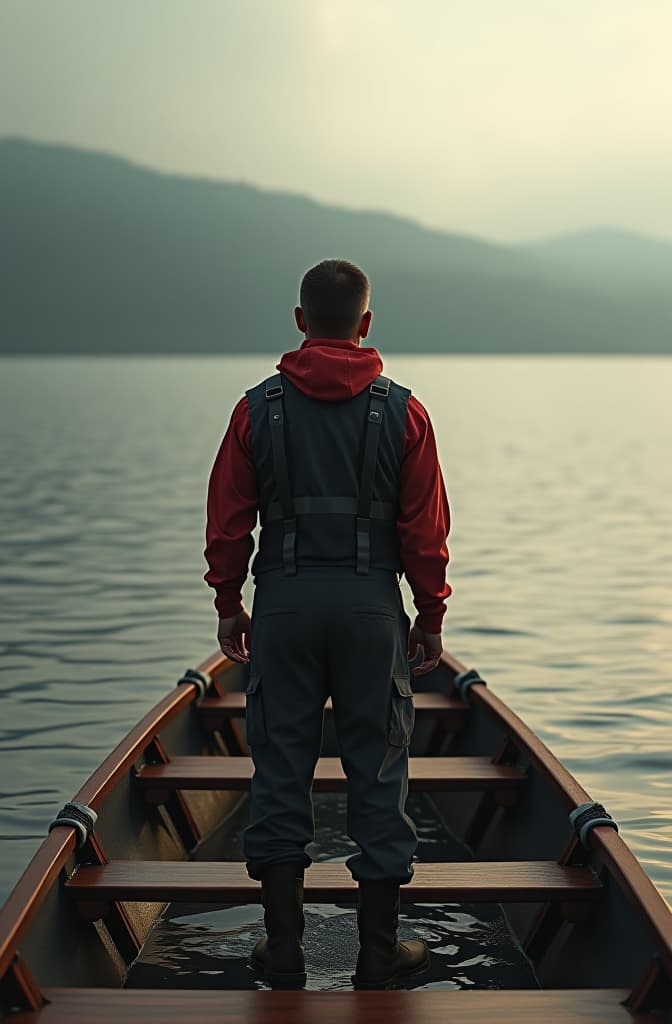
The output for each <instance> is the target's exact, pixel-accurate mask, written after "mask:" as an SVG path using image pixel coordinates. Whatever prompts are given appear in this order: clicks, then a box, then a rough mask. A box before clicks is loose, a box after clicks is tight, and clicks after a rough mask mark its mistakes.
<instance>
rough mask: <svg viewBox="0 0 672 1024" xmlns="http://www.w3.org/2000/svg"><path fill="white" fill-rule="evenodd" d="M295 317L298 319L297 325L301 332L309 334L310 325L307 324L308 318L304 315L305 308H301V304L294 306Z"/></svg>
mask: <svg viewBox="0 0 672 1024" xmlns="http://www.w3.org/2000/svg"><path fill="white" fill-rule="evenodd" d="M294 319H295V320H296V326H297V327H298V328H299V330H300V331H301V334H307V333H308V325H307V324H306V318H305V316H304V315H303V310H302V309H301V306H295V307H294Z"/></svg>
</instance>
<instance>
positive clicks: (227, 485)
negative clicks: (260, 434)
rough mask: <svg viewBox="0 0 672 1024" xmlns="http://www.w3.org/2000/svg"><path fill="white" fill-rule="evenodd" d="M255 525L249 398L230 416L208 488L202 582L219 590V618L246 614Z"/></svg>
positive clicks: (255, 497)
mask: <svg viewBox="0 0 672 1024" xmlns="http://www.w3.org/2000/svg"><path fill="white" fill-rule="evenodd" d="M256 522H257V477H256V472H255V469H254V461H253V459H252V438H251V431H250V417H249V414H248V409H247V398H246V397H243V398H241V400H240V401H239V402H238V404H237V406H236V407H235V409H234V410H233V413H232V414H231V420H230V422H229V426H228V428H227V430H226V433H225V435H224V438H223V440H222V443H221V445H220V447H219V451H218V452H217V455H216V457H215V462H214V465H213V467H212V472H211V473H210V483H209V485H208V504H207V524H206V528H205V543H206V548H205V551H204V554H205V559H206V561H207V563H208V565H209V567H210V568H209V569H208V571H207V572H206V574H205V576H204V579H205V582H206V583H208V584H209V585H210V586H211V587H214V589H215V591H216V596H215V608H216V609H217V611H218V613H219V617H220V619H224V618H228V617H229V616H231V615H237V613H238V612H239V611H241V610H242V607H243V603H242V596H241V588H242V586H243V583H244V581H245V578H246V576H247V570H248V563H249V560H250V555H251V554H252V551H253V550H254V538H253V537H252V531H253V530H254V527H255V525H256Z"/></svg>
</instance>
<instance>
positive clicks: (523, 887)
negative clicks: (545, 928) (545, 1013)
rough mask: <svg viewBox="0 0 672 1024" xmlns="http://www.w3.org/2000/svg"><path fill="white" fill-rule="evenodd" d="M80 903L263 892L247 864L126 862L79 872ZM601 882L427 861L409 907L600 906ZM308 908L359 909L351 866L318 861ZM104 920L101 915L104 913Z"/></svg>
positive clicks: (308, 884)
mask: <svg viewBox="0 0 672 1024" xmlns="http://www.w3.org/2000/svg"><path fill="white" fill-rule="evenodd" d="M66 885H67V889H68V890H69V892H70V894H71V895H72V896H73V897H74V898H75V899H76V900H79V901H88V902H90V903H92V904H96V903H99V902H100V901H103V902H106V901H111V900H121V901H123V902H134V901H149V902H159V903H164V902H165V903H170V902H173V901H176V902H180V901H182V902H190V903H191V902H200V903H258V902H259V901H260V898H261V886H260V884H259V882H255V881H254V880H252V879H251V878H249V877H248V874H247V871H246V869H245V864H244V863H242V862H241V861H222V862H218V861H217V862H215V861H200V862H199V861H125V860H113V861H110V862H109V863H107V864H102V865H85V866H81V867H78V868H77V869H76V870H75V872H74V873H73V875H72V876H71V877H70V879H69V880H68V882H67V883H66ZM600 890H601V883H600V882H599V880H598V879H597V878H596V877H595V875H594V874H593V873H592V872H591V870H590V869H589V868H584V867H566V866H563V865H560V864H557V863H555V861H456V862H449V863H437V864H430V863H425V864H423V863H419V864H416V865H415V866H414V876H413V879H412V881H411V882H409V883H408V885H403V886H402V887H401V898H402V900H404V901H405V902H409V903H410V902H414V903H422V902H437V901H441V902H443V901H446V902H456V901H474V902H481V903H483V902H488V903H489V902H513V903H517V902H538V901H544V902H545V901H551V900H553V901H556V900H561V901H568V902H571V903H572V904H575V903H577V902H584V901H591V900H593V899H594V898H595V897H596V896H597V895H598V894H599V892H600ZM305 898H306V902H309V903H310V902H313V903H354V902H356V901H357V885H356V883H355V882H354V881H353V879H352V876H351V875H350V872H349V871H348V869H347V868H346V866H345V864H340V863H333V864H331V863H315V864H313V865H311V867H310V868H309V869H308V870H307V871H306V881H305ZM98 916H100V915H98Z"/></svg>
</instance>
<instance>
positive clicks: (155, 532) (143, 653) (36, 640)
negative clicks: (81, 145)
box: [0, 337, 672, 898]
mask: <svg viewBox="0 0 672 1024" xmlns="http://www.w3.org/2000/svg"><path fill="white" fill-rule="evenodd" d="M279 344H282V341H280V342H279ZM293 344H294V341H293V338H292V337H289V338H288V339H287V345H286V347H291V346H292V345H293ZM380 344H381V347H382V348H383V354H384V345H383V342H382V340H381V342H380ZM275 362H277V359H275V358H274V357H269V358H258V357H255V358H253V359H241V358H226V359H224V358H223V359H221V360H218V359H211V358H195V359H179V358H174V359H171V358H158V359H144V358H138V359H134V358H123V359H112V358H96V359H90V360H86V359H80V358H72V359H70V358H68V359H54V360H49V359H42V358H39V359H29V360H20V359H17V360H10V359H3V360H2V361H0V420H1V422H0V493H1V494H2V502H1V503H0V535H1V537H2V544H0V657H1V662H0V664H1V666H2V669H3V676H2V680H3V681H2V690H1V692H0V751H1V752H2V757H3V761H4V763H5V764H7V765H9V766H10V770H7V768H6V769H5V771H4V772H3V775H2V782H1V783H0V786H1V787H2V792H0V837H1V839H2V844H3V849H2V858H1V859H0V896H2V895H4V894H6V892H7V891H8V889H9V887H10V885H11V884H12V883H13V882H14V880H15V879H16V877H17V876H18V874H19V872H20V870H21V869H22V867H23V866H24V865H25V863H26V862H27V860H28V858H29V856H30V855H31V854H32V852H33V851H34V850H35V848H36V846H37V845H38V842H39V841H40V839H41V838H42V837H43V836H44V834H45V831H46V825H47V822H48V821H50V819H51V818H52V817H53V814H54V812H55V811H56V810H57V809H58V807H59V806H60V805H61V804H62V803H63V802H64V801H65V800H66V799H69V798H70V797H71V796H72V794H73V793H74V792H76V791H77V789H79V787H80V785H81V783H82V781H83V779H84V778H85V777H86V776H87V775H88V774H89V773H90V772H91V771H92V770H93V769H94V768H95V767H96V765H97V764H98V763H99V762H100V760H101V758H102V757H103V756H104V755H105V754H106V753H107V752H108V751H109V750H110V749H111V748H112V747H113V746H114V745H115V744H116V743H117V741H118V740H119V738H120V737H121V736H122V735H123V733H124V732H125V731H126V730H127V729H129V728H130V727H131V726H132V725H133V724H134V723H135V721H137V719H138V718H139V717H140V715H141V714H142V713H144V712H145V711H146V710H147V708H148V707H149V706H150V705H151V704H152V703H154V702H155V701H156V700H157V699H158V698H159V697H160V696H161V695H162V694H163V693H164V692H165V691H166V689H167V688H168V687H170V686H171V685H172V684H173V683H174V681H175V680H176V679H177V678H178V677H179V675H180V674H181V672H182V671H183V669H184V668H185V667H186V666H187V665H189V664H192V665H193V664H194V663H195V662H198V661H199V660H200V659H201V658H202V657H203V656H204V655H205V654H207V653H209V652H210V651H211V650H212V649H213V648H214V646H215V629H216V619H215V614H214V611H213V607H212V601H211V594H210V591H209V590H208V588H207V587H206V586H205V584H204V583H203V582H202V574H203V572H204V571H205V564H204V562H203V557H202V552H203V546H204V543H203V530H204V506H205V489H206V483H207V477H208V473H209V470H210V466H211V463H212V459H213V458H214V455H215V452H216V449H217V447H218V445H219V442H220V440H221V436H222V434H223V431H224V430H225V428H226V424H227V422H228V417H229V414H230V409H231V407H232V405H233V404H234V402H235V401H237V400H238V398H239V397H240V396H241V395H242V393H243V391H244V390H245V388H246V387H249V386H250V384H252V383H256V382H257V381H258V380H261V379H262V378H263V377H264V376H265V375H266V374H267V373H269V372H271V371H272V370H273V366H274V364H275ZM386 370H387V371H388V372H389V373H390V374H391V375H392V376H394V377H396V378H397V379H398V380H400V381H402V382H404V383H406V384H408V386H410V387H412V388H413V390H414V392H415V393H416V394H417V395H418V397H419V398H420V399H421V400H422V401H423V402H424V404H426V405H427V406H428V408H429V410H430V411H431V413H432V416H433V419H434V424H435V428H436V434H437V438H438V444H439V451H440V455H441V458H442V462H443V466H444V472H445V477H446V483H447V489H448V493H449V497H450V500H451V506H452V512H453V530H452V535H451V550H452V556H453V561H452V565H451V572H450V579H451V582H452V584H453V586H454V595H453V597H452V598H451V599H450V602H449V610H448V615H447V617H446V622H445V642H446V646H447V647H448V648H449V649H451V650H452V651H454V653H455V654H457V655H458V656H459V657H460V658H461V659H462V660H463V661H465V662H468V663H469V664H472V665H474V666H476V667H477V668H478V669H479V670H480V672H481V674H482V675H483V677H484V678H486V679H488V681H489V683H490V685H491V686H492V687H493V688H494V689H495V691H496V692H497V693H498V694H499V695H500V696H501V697H502V698H503V699H504V700H505V701H507V702H508V703H510V704H511V706H512V707H513V708H514V709H515V710H516V711H517V712H518V713H519V714H520V715H521V716H522V717H523V718H524V719H525V721H526V722H528V724H529V725H530V726H531V727H532V728H533V729H535V731H537V732H538V733H539V735H540V736H541V738H542V739H543V740H544V741H545V742H546V743H547V744H548V745H549V746H550V747H551V749H552V750H553V751H554V752H555V753H556V754H557V755H558V756H559V757H560V758H561V760H563V761H564V762H565V763H566V765H567V767H568V768H569V769H570V771H573V772H574V773H575V774H576V775H577V776H578V777H579V779H580V781H581V782H582V783H583V784H584V786H585V788H586V789H587V790H588V791H589V792H590V794H591V796H593V797H594V798H595V799H598V800H600V801H601V802H602V803H604V804H605V805H606V806H607V808H608V810H609V811H610V812H611V813H612V814H613V816H614V817H615V818H617V819H618V821H619V824H620V827H621V834H622V835H623V837H624V838H625V840H626V841H627V842H628V843H629V844H630V845H631V846H632V847H633V849H634V851H635V852H636V853H637V855H638V856H639V857H640V859H641V860H642V863H643V864H644V866H645V868H646V869H647V870H648V871H649V872H650V874H651V876H652V877H653V879H654V880H655V881H656V882H657V884H658V885H659V886H660V887H661V889H662V890H663V891H664V892H665V893H666V894H667V895H668V898H670V897H672V856H671V854H672V787H671V779H672V751H671V749H670V742H669V739H670V735H671V734H672V685H671V680H672V607H671V605H670V596H669V595H670V579H671V576H672V535H671V529H672V527H671V517H670V514H669V510H670V507H672V460H670V458H669V448H670V438H671V437H672V402H670V400H669V396H670V394H671V393H672V360H665V359H640V360H638V359H626V358H623V359H620V358H619V359H593V358H587V359H581V358H518V357H516V358H509V359H507V358H495V357H492V358H491V357H479V358H473V359H472V358H466V357H439V358H434V357H422V358H407V357H403V358H402V357H399V356H395V357H391V358H389V359H387V360H386ZM244 593H245V597H246V600H247V603H248V605H249V604H250V603H251V599H252V585H251V583H250V582H248V584H246V588H245V592H244ZM405 596H406V601H407V608H408V609H409V610H411V607H412V605H411V601H410V597H409V595H408V592H407V591H405Z"/></svg>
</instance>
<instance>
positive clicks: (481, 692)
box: [441, 653, 672, 978]
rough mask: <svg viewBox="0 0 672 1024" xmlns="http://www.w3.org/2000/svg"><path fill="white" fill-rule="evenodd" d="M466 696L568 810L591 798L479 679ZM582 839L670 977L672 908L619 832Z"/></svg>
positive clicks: (455, 665)
mask: <svg viewBox="0 0 672 1024" xmlns="http://www.w3.org/2000/svg"><path fill="white" fill-rule="evenodd" d="M441 660H442V662H443V663H444V664H445V665H446V666H447V667H448V668H449V670H450V671H451V672H453V673H454V675H459V674H461V673H463V672H466V671H467V666H466V665H463V664H462V662H460V661H458V659H457V658H455V657H453V655H451V654H448V653H444V654H443V655H442V658H441ZM469 698H470V699H472V700H473V702H474V704H475V705H476V706H478V707H479V708H480V709H482V710H483V711H484V712H486V713H487V714H489V715H490V716H491V717H493V718H494V719H496V720H497V721H498V722H499V723H500V724H501V725H503V726H504V728H505V729H506V732H507V735H508V736H509V737H510V739H511V741H512V743H513V744H514V746H515V747H516V748H517V749H518V750H519V751H521V752H523V753H524V754H525V755H527V757H529V759H530V761H531V762H532V763H533V764H534V767H535V768H536V769H537V770H538V771H539V772H540V773H541V774H542V775H543V776H544V779H545V780H546V782H548V783H549V784H550V785H551V786H552V787H553V789H554V790H555V791H556V793H557V794H558V795H559V796H560V797H561V798H562V799H563V800H564V802H565V803H566V805H567V807H568V809H569V810H574V808H575V807H578V806H579V805H580V804H583V803H592V802H593V800H592V798H591V797H590V795H589V794H588V793H587V792H586V790H585V789H584V788H583V786H582V785H581V784H580V783H579V782H578V781H577V780H576V779H575V778H574V776H573V775H572V773H571V772H570V771H569V770H568V769H567V768H566V767H565V765H564V764H563V763H562V762H561V761H560V760H558V758H557V757H556V756H555V754H554V753H553V752H552V751H551V750H550V749H549V747H547V746H546V744H545V743H544V742H543V740H541V739H540V738H539V737H538V736H537V735H536V733H535V732H534V731H533V730H532V729H531V728H530V727H529V726H528V725H526V724H525V722H524V721H523V720H522V719H521V718H520V717H519V716H518V715H517V714H516V712H515V711H512V710H511V708H510V707H509V706H508V705H507V704H505V703H504V701H503V700H501V699H500V698H499V697H497V696H496V694H495V693H493V691H492V690H491V689H489V687H488V686H487V683H486V682H485V680H483V681H482V682H481V683H478V682H476V683H474V684H472V685H471V686H470V687H469ZM588 843H589V845H590V848H591V849H592V850H594V851H595V852H596V853H597V854H598V856H599V857H600V858H601V859H602V861H603V863H604V864H605V866H606V867H607V868H608V870H609V872H610V874H611V875H612V877H613V878H614V881H615V882H616V883H617V885H618V886H619V888H620V889H621V890H622V891H623V893H624V895H625V896H626V898H627V900H628V901H629V903H630V904H631V906H632V907H634V909H635V910H636V911H637V912H638V914H639V915H641V916H642V917H643V919H644V921H645V922H646V924H647V926H648V928H649V932H650V934H651V936H652V938H653V939H654V942H655V945H656V952H657V954H658V956H659V957H660V960H661V962H662V964H663V966H664V968H665V970H666V971H667V972H668V973H669V975H670V977H671V978H672V907H671V906H670V904H669V903H668V902H667V900H666V899H665V897H664V896H663V894H662V893H661V891H660V890H659V889H658V888H657V886H656V885H655V884H654V882H653V881H652V879H651V878H650V877H649V875H648V874H647V872H646V871H645V870H644V868H643V866H642V865H641V863H640V862H639V860H638V859H637V857H636V856H635V854H634V853H633V852H632V850H631V849H630V847H629V846H628V844H627V843H626V842H625V840H624V839H623V837H622V836H621V834H620V833H619V832H617V831H616V829H614V828H613V827H612V826H611V825H596V826H594V827H593V828H592V829H591V830H590V831H589V833H588Z"/></svg>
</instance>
